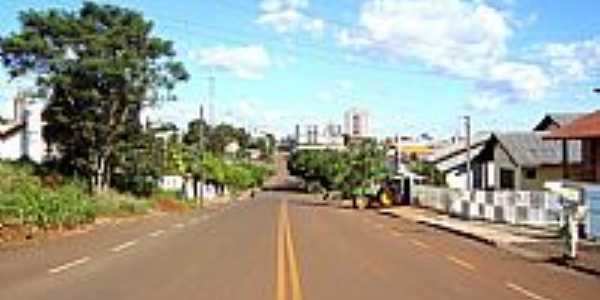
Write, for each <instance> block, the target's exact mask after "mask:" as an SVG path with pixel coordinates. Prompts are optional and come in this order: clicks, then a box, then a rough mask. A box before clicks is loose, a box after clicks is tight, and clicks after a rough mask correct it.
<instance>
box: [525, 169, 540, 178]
mask: <svg viewBox="0 0 600 300" xmlns="http://www.w3.org/2000/svg"><path fill="white" fill-rule="evenodd" d="M525 178H527V179H536V178H537V170H536V169H525Z"/></svg>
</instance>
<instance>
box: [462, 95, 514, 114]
mask: <svg viewBox="0 0 600 300" xmlns="http://www.w3.org/2000/svg"><path fill="white" fill-rule="evenodd" d="M504 102H505V99H504V98H503V97H501V96H497V95H490V94H487V95H486V94H479V95H475V96H472V97H471V98H470V99H469V102H468V103H467V108H469V109H473V110H477V111H484V112H494V111H497V110H498V109H499V108H500V106H502V104H504Z"/></svg>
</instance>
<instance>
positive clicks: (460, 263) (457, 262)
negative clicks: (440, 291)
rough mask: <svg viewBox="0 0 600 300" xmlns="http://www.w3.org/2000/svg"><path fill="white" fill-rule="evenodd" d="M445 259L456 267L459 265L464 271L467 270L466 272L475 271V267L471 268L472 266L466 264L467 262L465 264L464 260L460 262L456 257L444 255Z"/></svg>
mask: <svg viewBox="0 0 600 300" xmlns="http://www.w3.org/2000/svg"><path fill="white" fill-rule="evenodd" d="M446 258H448V259H449V260H450V261H451V262H453V263H455V264H457V265H459V266H461V267H463V268H465V269H468V270H471V271H473V270H475V266H473V265H472V264H470V263H468V262H466V261H464V260H462V259H460V258H458V257H454V256H452V255H446Z"/></svg>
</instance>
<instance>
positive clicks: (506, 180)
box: [500, 168, 515, 190]
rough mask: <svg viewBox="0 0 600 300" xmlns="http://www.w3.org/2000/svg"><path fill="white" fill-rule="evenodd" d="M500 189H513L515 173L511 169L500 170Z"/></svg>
mask: <svg viewBox="0 0 600 300" xmlns="http://www.w3.org/2000/svg"><path fill="white" fill-rule="evenodd" d="M500 189H503V190H505V189H506V190H514V189H515V171H513V170H511V169H504V168H502V169H500Z"/></svg>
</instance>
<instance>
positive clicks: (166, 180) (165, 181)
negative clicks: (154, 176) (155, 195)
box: [158, 176, 183, 191]
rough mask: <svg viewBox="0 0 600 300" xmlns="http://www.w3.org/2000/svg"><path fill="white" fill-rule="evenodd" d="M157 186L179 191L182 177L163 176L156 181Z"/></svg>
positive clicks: (162, 188)
mask: <svg viewBox="0 0 600 300" xmlns="http://www.w3.org/2000/svg"><path fill="white" fill-rule="evenodd" d="M158 187H159V188H160V189H161V190H165V191H181V189H182V188H183V177H182V176H163V177H161V178H160V180H159V181H158Z"/></svg>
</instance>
